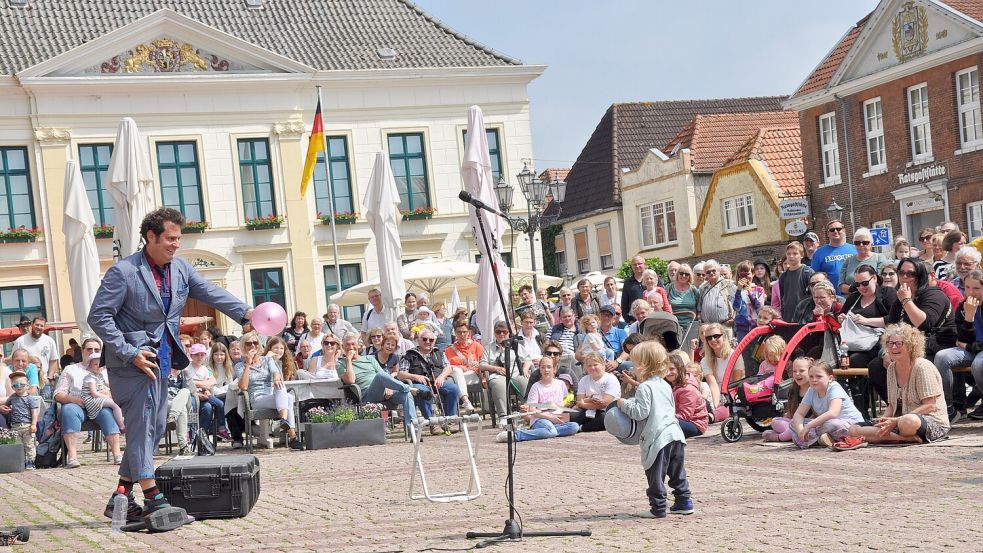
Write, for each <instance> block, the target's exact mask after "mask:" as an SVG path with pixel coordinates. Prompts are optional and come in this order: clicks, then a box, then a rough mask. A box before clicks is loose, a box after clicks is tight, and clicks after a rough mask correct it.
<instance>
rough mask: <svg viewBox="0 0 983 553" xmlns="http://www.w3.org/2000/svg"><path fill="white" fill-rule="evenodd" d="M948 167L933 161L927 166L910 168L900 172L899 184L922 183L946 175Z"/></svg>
mask: <svg viewBox="0 0 983 553" xmlns="http://www.w3.org/2000/svg"><path fill="white" fill-rule="evenodd" d="M946 173H948V169H946V166H945V165H944V164H943V163H941V162H938V163H933V164H932V165H929V166H927V167H919V168H917V169H910V170H908V171H905V172H904V173H898V184H920V183H923V182H928V181H930V180H932V179H937V178H939V177H944V176H946Z"/></svg>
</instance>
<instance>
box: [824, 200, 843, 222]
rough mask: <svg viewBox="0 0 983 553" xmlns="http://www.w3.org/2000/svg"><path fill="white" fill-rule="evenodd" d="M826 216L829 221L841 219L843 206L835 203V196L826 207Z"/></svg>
mask: <svg viewBox="0 0 983 553" xmlns="http://www.w3.org/2000/svg"><path fill="white" fill-rule="evenodd" d="M826 217H827V219H828V220H829V221H842V220H843V208H842V207H840V204H838V203H836V198H833V201H832V203H830V204H829V207H827V208H826Z"/></svg>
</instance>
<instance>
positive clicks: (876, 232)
mask: <svg viewBox="0 0 983 553" xmlns="http://www.w3.org/2000/svg"><path fill="white" fill-rule="evenodd" d="M889 231H890V229H888V228H887V227H875V228H872V229H870V235H871V236H873V237H874V245H875V246H888V245H890V244H891V234H890V233H889Z"/></svg>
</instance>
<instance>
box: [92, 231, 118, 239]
mask: <svg viewBox="0 0 983 553" xmlns="http://www.w3.org/2000/svg"><path fill="white" fill-rule="evenodd" d="M93 234H95V236H96V240H107V239H111V238H112V237H113V233H111V232H110V233H108V234H106V233H103V232H96V233H93Z"/></svg>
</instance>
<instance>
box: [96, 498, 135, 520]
mask: <svg viewBox="0 0 983 553" xmlns="http://www.w3.org/2000/svg"><path fill="white" fill-rule="evenodd" d="M118 493H119V492H113V495H112V496H110V498H109V503H108V504H107V505H106V510H105V511H103V512H102V514H103V515H105V516H106V518H113V499H116V494H118ZM126 499H127V502H126V521H127V522H137V521H140V520H143V509H142V508H140V506H139V505H137V502H136V500H134V499H133V492H130V493H128V494H126Z"/></svg>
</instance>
